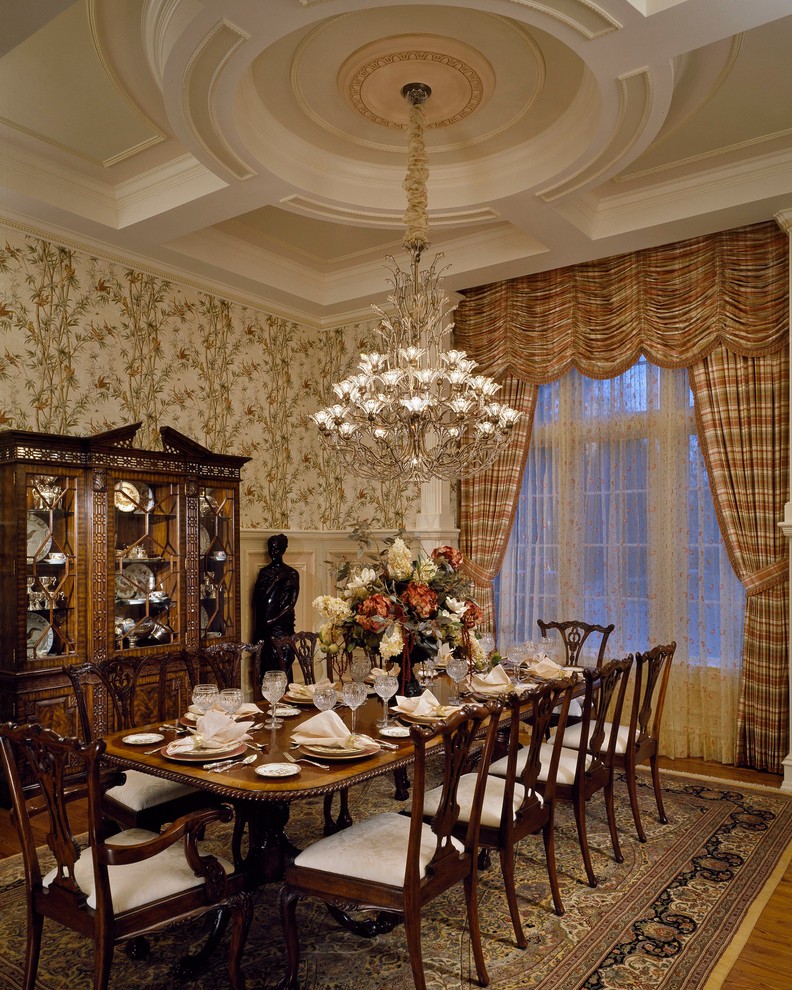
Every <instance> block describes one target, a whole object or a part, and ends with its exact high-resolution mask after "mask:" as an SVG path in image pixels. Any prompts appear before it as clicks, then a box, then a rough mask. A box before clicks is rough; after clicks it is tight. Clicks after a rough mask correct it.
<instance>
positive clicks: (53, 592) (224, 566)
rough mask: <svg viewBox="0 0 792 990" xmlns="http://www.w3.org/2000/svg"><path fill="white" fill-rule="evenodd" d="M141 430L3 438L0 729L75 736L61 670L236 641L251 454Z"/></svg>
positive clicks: (73, 716)
mask: <svg viewBox="0 0 792 990" xmlns="http://www.w3.org/2000/svg"><path fill="white" fill-rule="evenodd" d="M139 426H140V424H133V425H131V426H125V427H121V428H119V429H116V430H111V431H109V432H107V433H101V434H97V435H95V436H90V437H70V436H61V435H51V434H43V433H27V432H21V431H5V432H2V433H0V526H2V540H0V721H6V720H11V721H16V722H26V721H34V720H37V721H41V722H43V723H45V724H46V725H48V726H51V727H52V728H53V729H55V730H56V731H57V732H60V733H62V734H67V735H71V734H79V733H78V726H77V719H76V710H75V706H74V702H73V698H72V697H71V691H70V689H69V687H68V686H67V681H66V678H65V676H64V675H63V672H62V667H63V666H64V665H67V664H76V663H81V662H84V661H86V660H90V661H99V660H103V659H105V658H107V657H109V656H113V655H118V654H121V653H126V652H127V651H138V652H140V651H143V652H150V653H152V654H156V655H157V656H160V655H168V654H170V653H174V652H178V653H180V652H181V651H182V650H185V649H186V650H193V649H196V648H197V647H198V646H200V645H204V644H208V643H211V642H215V641H221V642H222V641H237V640H238V639H239V630H240V609H241V603H240V598H239V571H238V567H239V483H240V472H241V469H242V466H243V464H244V463H245V462H246V461H247V460H248V458H246V457H236V456H233V455H223V454H214V453H212V452H211V451H209V450H207V449H206V448H205V447H203V446H202V445H201V444H199V443H197V442H195V441H194V440H191V439H189V438H188V437H186V436H184V435H182V434H181V433H178V432H177V431H176V430H173V429H170V428H169V427H163V428H162V429H161V431H160V432H161V436H162V441H163V449H162V450H159V451H151V450H140V449H138V448H136V447H134V446H133V441H134V438H135V434H136V433H137V430H138V429H139ZM97 715H98V716H99V717H98V718H97V724H101V723H102V721H103V719H102V717H101V713H98V712H97Z"/></svg>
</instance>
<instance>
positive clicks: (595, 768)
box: [491, 655, 633, 887]
mask: <svg viewBox="0 0 792 990" xmlns="http://www.w3.org/2000/svg"><path fill="white" fill-rule="evenodd" d="M632 659H633V658H632V656H631V655H630V656H628V657H626V658H625V659H624V660H611V661H609V662H608V663H606V664H604V665H603V666H602V667H600V668H599V669H598V670H584V671H583V672H582V676H583V679H584V682H585V692H584V695H583V704H582V711H583V713H582V716H581V719H580V722H579V723H578V724H577V725H575V726H571V727H570V726H567V727H566V729H565V730H564V732H563V733H560V732H559V731H556V732H555V733H551V735H550V742H548V743H543V744H542V747H541V750H542V751H541V756H540V759H541V763H542V767H541V770H540V771H539V777H538V782H539V785H540V789H542V790H544V789H545V788H546V787H547V786H548V784H549V783H550V781H549V768H550V766H551V763H552V760H553V755H554V747H555V746H556V745H557V740H558V737H559V735H560V736H561V739H562V743H563V745H562V747H561V751H560V755H559V757H558V765H557V769H556V774H555V781H554V783H553V784H552V785H551V786H554V788H555V797H556V799H558V800H561V801H571V802H572V805H573V808H574V812H575V824H576V826H577V833H578V840H579V842H580V852H581V855H582V857H583V864H584V866H585V868H586V877H587V879H588V883H589V886H590V887H596V886H597V877H596V875H595V873H594V868H593V866H592V863H591V851H590V850H589V844H588V835H587V833H586V804H587V802H588V801H589V800H590V799H591V797H592V796H593V795H594V794H596V793H597V791H602V792H603V795H604V797H605V812H606V814H607V817H608V830H609V831H610V838H611V844H612V845H613V855H614V858H615V859H616V862H617V863H621V862H623V859H624V857H623V856H622V853H621V848H620V846H619V834H618V832H617V830H616V814H615V809H614V806H613V751H614V748H615V745H616V732H615V731H614V730H613V728H611V731H610V732H609V733H606V729H605V726H606V724H607V723H606V718H607V714H608V711H609V709H611V707H612V711H613V714H614V723H613V725H614V726H615V727H618V722H619V719H620V717H621V711H622V707H623V706H624V694H625V691H626V689H627V678H628V675H629V671H630V667H631V666H632ZM573 731H574V732H575V737H576V740H577V741H578V745H577V746H575V747H569V746H568V745H567V741H568V740H569V737H570V733H572V732H573ZM491 772H492V773H499V774H501V775H502V774H503V773H504V772H505V771H504V770H503V769H502V768H501V766H500V765H499V764H493V766H492V770H491Z"/></svg>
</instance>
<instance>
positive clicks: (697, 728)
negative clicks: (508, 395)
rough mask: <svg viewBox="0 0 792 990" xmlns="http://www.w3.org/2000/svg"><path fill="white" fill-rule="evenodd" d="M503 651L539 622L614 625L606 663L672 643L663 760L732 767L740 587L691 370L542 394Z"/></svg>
mask: <svg viewBox="0 0 792 990" xmlns="http://www.w3.org/2000/svg"><path fill="white" fill-rule="evenodd" d="M496 597H497V617H498V618H497V622H498V625H497V628H498V643H499V646H500V647H501V648H503V647H504V646H508V645H509V643H511V642H521V641H523V640H526V639H535V638H536V637H537V636H538V627H537V624H536V620H537V619H544V620H553V619H560V620H563V619H573V618H574V619H583V620H585V621H587V622H599V623H608V622H613V623H614V624H615V627H616V628H615V630H614V632H613V633H612V635H611V638H610V640H609V643H608V654H609V655H611V656H623V655H625V654H626V653H629V652H634V651H636V650H646V649H649V647H651V646H653V645H655V644H657V643H661V642H662V643H667V642H670V641H671V640H676V642H677V652H676V656H675V659H674V665H673V668H672V675H671V682H670V685H669V694H668V697H667V699H666V709H665V716H664V723H663V725H664V729H663V744H662V749H663V751H664V753H666V754H667V755H669V756H679V757H682V756H697V757H703V758H705V759H713V760H718V761H720V762H725V763H732V762H733V761H734V747H735V734H734V729H735V724H736V718H735V712H736V705H737V689H738V678H739V664H740V656H741V652H742V616H743V611H744V590H743V587H742V585H741V584H740V582H739V581H738V580H737V578H736V576H735V575H734V572H733V570H732V568H731V565H730V563H729V561H728V557H727V555H726V551H725V548H724V545H723V542H722V540H721V538H720V533H719V530H718V525H717V519H716V517H715V510H714V507H713V503H712V498H711V495H710V491H709V485H708V480H707V476H706V471H705V468H704V463H703V460H702V457H701V454H700V452H699V446H698V438H697V436H696V424H695V417H694V412H693V400H692V395H691V392H690V388H689V385H688V378H687V372H686V371H685V370H683V369H677V370H664V369H661V368H657V367H655V366H653V365H651V364H648V363H647V362H646V361H644V360H641V361H639V362H638V363H637V364H636V365H634V366H633V367H632V368H630V369H629V370H628V371H626V372H625V373H624V374H623V375H621V376H620V377H618V378H613V379H608V380H605V381H595V380H593V379H589V378H584V377H583V376H582V375H580V374H578V373H577V372H575V371H572V372H569V373H568V374H567V375H565V376H564V378H562V379H560V380H559V381H556V382H552V383H551V384H549V385H543V386H541V387H540V389H539V398H538V402H537V408H536V416H535V420H534V428H533V435H532V440H531V445H530V448H529V452H528V461H527V464H526V469H525V475H524V478H523V485H522V490H521V494H520V503H519V506H518V510H517V515H516V518H515V522H514V526H513V529H512V534H511V538H510V541H509V546H508V549H507V551H506V556H505V558H504V562H503V566H502V568H501V572H500V574H499V576H498V580H497V584H496Z"/></svg>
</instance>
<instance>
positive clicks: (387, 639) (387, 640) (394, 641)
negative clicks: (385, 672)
mask: <svg viewBox="0 0 792 990" xmlns="http://www.w3.org/2000/svg"><path fill="white" fill-rule="evenodd" d="M403 651H404V638H403V637H402V631H401V626H400V625H399V623H398V622H394V623H393V625H392V626H391V627H390V629H389V630H388V631H387V632H386V633H385V635H384V636H383V637H382V639H381V640H380V644H379V653H380V656H381V657H382V659H383V660H390V659H391V658H392V657H398V656H400V655H401V653H402V652H403Z"/></svg>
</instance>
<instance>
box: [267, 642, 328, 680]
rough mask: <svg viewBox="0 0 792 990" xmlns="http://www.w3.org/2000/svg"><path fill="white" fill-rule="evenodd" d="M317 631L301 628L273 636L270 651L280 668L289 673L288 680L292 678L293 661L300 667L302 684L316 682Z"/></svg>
mask: <svg viewBox="0 0 792 990" xmlns="http://www.w3.org/2000/svg"><path fill="white" fill-rule="evenodd" d="M318 640H319V633H315V632H309V631H308V630H303V631H300V632H296V633H293V634H292V635H291V636H274V637H273V639H272V652H273V653H274V654H275V657H276V659H277V661H278V665H279V666H280V668H281V670H285V671H286V672H287V674H289V680H294V676H293V675H294V666H293V665H294V661H295V660H296V661H297V663H298V664H299V667H300V673H301V674H302V679H303V683H304V684H315V683H316V644H317V642H318Z"/></svg>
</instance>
